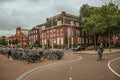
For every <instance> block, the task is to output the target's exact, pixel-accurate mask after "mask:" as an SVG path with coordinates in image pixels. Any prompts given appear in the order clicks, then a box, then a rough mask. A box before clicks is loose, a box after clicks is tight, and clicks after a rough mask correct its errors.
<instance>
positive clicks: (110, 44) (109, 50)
mask: <svg viewBox="0 0 120 80" xmlns="http://www.w3.org/2000/svg"><path fill="white" fill-rule="evenodd" d="M108 36H109V52H111V37H110V27H108Z"/></svg>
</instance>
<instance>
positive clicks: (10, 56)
mask: <svg viewBox="0 0 120 80" xmlns="http://www.w3.org/2000/svg"><path fill="white" fill-rule="evenodd" d="M8 58H9V60H10V61H12V52H11V50H10V49H9V50H8Z"/></svg>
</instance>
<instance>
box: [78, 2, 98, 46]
mask: <svg viewBox="0 0 120 80" xmlns="http://www.w3.org/2000/svg"><path fill="white" fill-rule="evenodd" d="M98 10H99V9H98V8H97V7H90V6H89V5H88V4H85V5H83V6H82V7H81V8H80V16H79V20H80V23H81V26H82V28H83V30H84V31H86V32H87V33H88V34H89V36H94V45H95V46H96V34H97V33H98V32H97V30H96V28H95V27H96V26H97V25H96V24H95V20H96V19H97V18H98V17H99V15H98Z"/></svg>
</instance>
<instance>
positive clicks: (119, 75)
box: [108, 57, 120, 77]
mask: <svg viewBox="0 0 120 80" xmlns="http://www.w3.org/2000/svg"><path fill="white" fill-rule="evenodd" d="M118 59H120V57H119V58H116V59H113V60H111V61H109V62H108V68H109V69H110V70H111V71H112V72H113V73H114V74H115V75H117V76H118V77H120V74H118V73H117V72H115V71H114V70H113V69H112V68H111V67H110V63H112V62H113V61H116V60H118Z"/></svg>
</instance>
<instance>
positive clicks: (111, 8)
mask: <svg viewBox="0 0 120 80" xmlns="http://www.w3.org/2000/svg"><path fill="white" fill-rule="evenodd" d="M100 16H101V17H102V18H103V21H102V22H99V23H101V24H102V26H101V27H103V28H105V29H104V30H103V31H107V32H108V37H109V51H111V34H112V31H113V32H116V31H117V30H116V29H115V30H111V29H113V28H119V26H118V24H119V20H120V15H119V8H118V5H116V4H114V3H112V2H109V4H105V5H103V6H102V7H101V8H100ZM119 31H120V30H118V31H117V32H119Z"/></svg>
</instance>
